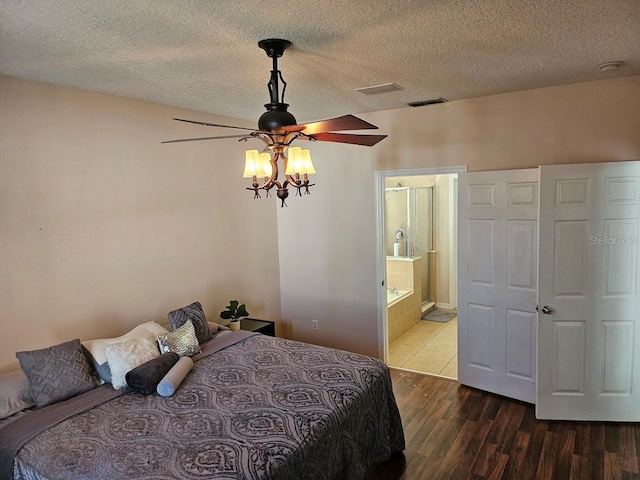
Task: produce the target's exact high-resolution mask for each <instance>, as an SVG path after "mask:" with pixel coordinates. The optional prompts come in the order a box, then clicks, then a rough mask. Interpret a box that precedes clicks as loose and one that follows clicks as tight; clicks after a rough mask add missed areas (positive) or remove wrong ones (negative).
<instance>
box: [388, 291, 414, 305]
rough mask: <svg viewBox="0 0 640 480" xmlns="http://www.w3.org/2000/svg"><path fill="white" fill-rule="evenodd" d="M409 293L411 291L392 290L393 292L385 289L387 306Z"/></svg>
mask: <svg viewBox="0 0 640 480" xmlns="http://www.w3.org/2000/svg"><path fill="white" fill-rule="evenodd" d="M410 293H411V292H410V291H409V290H394V291H393V292H390V291H389V290H387V307H389V306H391V305H393V304H394V303H396V302H398V301H400V299H402V298H404V297H406V296H407V295H409V294H410Z"/></svg>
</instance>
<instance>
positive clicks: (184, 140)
mask: <svg viewBox="0 0 640 480" xmlns="http://www.w3.org/2000/svg"><path fill="white" fill-rule="evenodd" d="M220 138H252V137H251V135H248V134H244V135H222V136H220V137H200V138H179V139H178V140H165V141H164V142H160V143H179V142H196V141H198V140H218V139H220Z"/></svg>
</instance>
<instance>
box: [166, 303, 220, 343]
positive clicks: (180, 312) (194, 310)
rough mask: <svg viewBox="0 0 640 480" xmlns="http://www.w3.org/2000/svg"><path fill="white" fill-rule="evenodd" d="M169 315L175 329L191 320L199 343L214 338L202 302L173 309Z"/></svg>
mask: <svg viewBox="0 0 640 480" xmlns="http://www.w3.org/2000/svg"><path fill="white" fill-rule="evenodd" d="M167 317H169V323H171V326H172V327H173V329H174V330H177V329H178V328H180V327H181V326H182V325H184V324H185V323H187V320H191V321H192V322H193V328H195V330H196V337H198V343H204V342H207V341H209V340H211V339H212V338H213V335H211V331H210V330H209V324H208V323H207V319H206V318H205V316H204V311H203V310H202V305H200V302H193V303H192V304H191V305H187V306H186V307H182V308H179V309H177V310H173V311H172V312H169V313H168V314H167Z"/></svg>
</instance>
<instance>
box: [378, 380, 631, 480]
mask: <svg viewBox="0 0 640 480" xmlns="http://www.w3.org/2000/svg"><path fill="white" fill-rule="evenodd" d="M391 376H392V380H393V386H394V393H395V396H396V400H397V402H398V406H399V407H400V413H401V415H402V424H403V426H404V433H405V439H406V450H405V451H404V454H398V455H396V456H394V457H393V458H392V459H391V460H390V461H389V462H386V463H385V464H382V465H379V466H378V467H377V468H376V469H375V471H374V472H372V473H371V475H370V476H369V477H367V478H368V480H398V479H403V480H414V479H420V480H421V479H425V480H431V479H434V480H435V479H456V480H457V479H473V480H480V479H512V478H513V479H517V480H527V479H545V480H547V479H553V480H556V479H557V480H560V479H585V480H599V479H605V480H609V479H611V480H614V479H615V480H618V479H619V480H628V479H640V473H639V472H640V470H639V466H640V456H639V455H640V424H638V423H631V424H625V423H622V424H613V423H586V422H556V421H554V422H549V421H538V420H536V418H535V416H534V410H533V406H532V405H529V404H527V403H522V402H518V401H515V400H510V399H507V398H504V397H500V396H497V395H492V394H488V393H484V392H481V391H478V390H475V389H471V388H468V387H464V386H461V385H459V384H458V383H457V382H454V381H449V380H444V379H440V378H436V377H429V376H424V375H419V374H413V373H409V372H403V371H400V370H392V371H391Z"/></svg>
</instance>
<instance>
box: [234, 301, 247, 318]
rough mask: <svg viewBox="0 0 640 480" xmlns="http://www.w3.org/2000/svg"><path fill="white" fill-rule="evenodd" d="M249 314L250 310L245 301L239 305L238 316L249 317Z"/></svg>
mask: <svg viewBox="0 0 640 480" xmlns="http://www.w3.org/2000/svg"><path fill="white" fill-rule="evenodd" d="M247 316H249V312H247V308H246V306H245V304H244V303H243V304H242V305H240V306H239V307H238V310H237V311H236V317H247Z"/></svg>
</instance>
